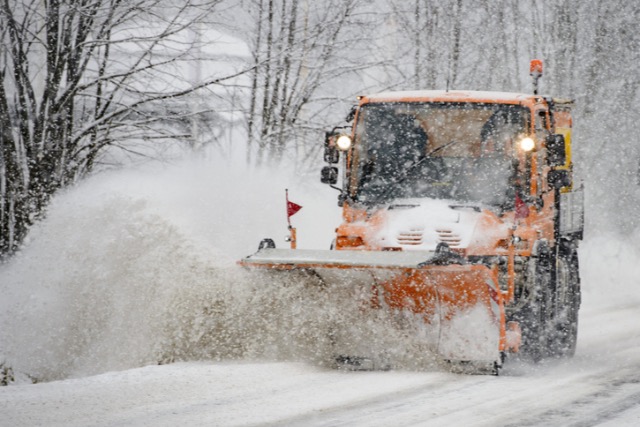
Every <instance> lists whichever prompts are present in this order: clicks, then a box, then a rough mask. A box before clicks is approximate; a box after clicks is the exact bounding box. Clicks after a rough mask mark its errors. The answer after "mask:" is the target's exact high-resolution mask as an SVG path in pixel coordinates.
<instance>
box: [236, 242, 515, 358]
mask: <svg viewBox="0 0 640 427" xmlns="http://www.w3.org/2000/svg"><path fill="white" fill-rule="evenodd" d="M440 255H441V254H439V253H436V252H433V251H344V250H343V251H336V250H328V251H323V250H300V249H295V250H293V249H275V248H265V249H260V250H259V251H258V252H257V253H255V254H253V255H251V256H248V257H246V258H244V259H242V260H241V261H239V264H240V265H242V266H244V267H247V268H252V269H267V270H270V271H282V272H286V271H305V272H308V273H310V274H312V275H314V276H315V277H317V278H318V279H319V280H320V281H321V283H322V284H324V285H326V286H329V287H334V286H338V287H342V286H363V287H365V288H366V289H370V290H371V301H372V306H374V307H377V308H381V309H385V308H386V309H390V310H394V311H401V312H405V313H408V314H410V315H412V316H414V317H417V318H419V319H420V320H421V321H422V322H423V323H424V324H425V326H426V327H427V328H428V329H430V330H431V333H429V336H431V337H435V338H434V339H435V340H436V342H434V343H430V344H432V346H431V347H432V348H434V349H435V352H436V353H437V354H438V355H439V356H440V357H441V358H442V359H443V360H446V361H450V362H452V363H463V364H469V363H472V364H477V365H478V366H481V367H487V366H489V367H491V368H492V369H493V368H494V367H495V368H496V369H497V367H499V366H500V365H501V361H502V354H503V352H504V351H505V313H504V304H503V297H502V293H501V291H500V289H499V287H498V285H497V278H496V275H495V273H494V271H492V270H491V269H489V268H488V267H486V266H484V265H472V264H465V263H464V260H462V259H461V258H456V257H453V258H452V259H444V260H443V259H442V257H440Z"/></svg>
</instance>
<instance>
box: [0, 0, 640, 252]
mask: <svg viewBox="0 0 640 427" xmlns="http://www.w3.org/2000/svg"><path fill="white" fill-rule="evenodd" d="M639 21H640V5H639V4H637V3H636V2H631V1H624V0H614V1H610V2H601V1H596V0H585V1H579V2H578V1H575V0H543V1H534V0H530V1H520V0H477V1H476V0H474V1H472V0H366V1H365V0H321V1H312V0H213V1H207V0H200V1H196V0H190V1H184V2H177V3H176V2H168V1H166V0H134V1H133V2H125V1H122V0H78V1H72V0H46V1H43V0H1V1H0V254H7V253H11V252H13V251H15V250H16V249H17V248H18V247H19V245H20V242H21V241H22V240H23V238H24V236H25V235H26V233H27V230H28V228H29V226H30V225H31V224H33V222H34V221H35V220H37V219H38V218H39V216H40V215H42V213H43V212H44V208H45V207H46V205H47V202H48V201H49V199H50V198H51V196H52V195H53V194H55V192H56V191H57V190H59V189H60V188H63V187H65V186H67V185H69V184H70V183H73V182H74V181H75V180H77V179H78V178H79V177H82V176H84V175H85V174H86V173H87V172H89V171H91V170H92V169H94V168H95V167H96V166H97V165H101V164H104V163H105V161H106V159H107V156H110V155H113V152H114V149H119V150H122V151H123V152H127V153H134V154H140V153H142V154H148V153H149V151H150V150H153V149H155V148H156V147H159V146H164V145H163V144H164V143H165V142H167V141H183V142H184V141H187V142H191V143H192V144H194V145H196V146H197V145H201V144H204V143H207V142H210V141H209V140H211V139H212V138H214V136H212V135H214V133H215V132H214V131H215V128H216V123H217V122H218V121H219V120H221V119H220V117H221V114H222V113H224V112H228V111H230V112H231V113H232V114H235V115H236V117H242V121H241V122H234V123H231V124H227V125H228V126H232V125H233V126H236V127H238V123H241V124H242V126H241V127H242V129H243V131H244V132H245V137H244V139H246V140H247V141H248V151H247V152H248V155H247V158H248V160H249V161H250V162H255V161H258V162H267V161H275V162H282V161H287V162H290V161H294V162H295V163H296V164H297V165H299V167H300V168H301V169H302V170H307V169H312V168H313V167H314V166H312V165H316V164H317V163H318V162H317V158H318V156H319V152H320V147H321V140H322V132H323V131H324V130H325V129H327V128H330V127H332V126H334V125H340V124H342V125H344V124H346V123H345V121H344V117H345V115H346V113H347V112H348V111H349V109H350V106H351V105H353V104H354V103H355V97H356V95H359V94H364V93H371V92H377V91H382V90H396V89H398V90H400V89H445V88H447V87H448V88H450V89H475V90H501V91H517V92H522V91H525V92H528V91H530V90H531V88H530V84H529V77H528V61H529V60H530V59H532V58H541V59H543V60H544V61H545V64H546V69H545V76H544V78H543V81H542V88H541V91H542V92H543V93H548V94H553V95H557V96H564V97H569V98H574V99H576V101H577V110H576V138H577V141H578V143H577V144H576V153H575V155H576V157H577V158H578V162H576V167H577V168H578V169H581V168H583V169H584V172H585V173H583V176H584V177H585V180H586V181H587V182H588V184H589V187H590V188H591V190H590V191H591V193H590V194H591V196H590V197H593V198H594V199H598V200H599V201H601V202H602V203H599V204H595V205H594V206H596V207H597V209H600V211H598V212H597V213H596V215H595V216H596V217H602V218H605V222H606V223H615V224H617V226H618V228H619V229H621V230H625V231H627V232H628V231H629V230H630V229H633V228H634V227H637V226H638V225H639V224H638V221H637V220H635V219H634V218H635V217H634V216H633V215H632V214H633V212H634V211H635V210H637V209H640V194H639V192H638V190H637V182H638V177H637V172H638V159H640V148H639V147H640V145H638V144H636V143H635V139H636V135H638V134H639V133H640V121H638V120H637V117H636V114H635V111H636V110H637V109H638V107H640V99H639V94H638V87H639V86H640V72H639V71H638V68H637V64H638V60H639V59H640V58H639V55H640V44H639V43H640V35H639V34H640V33H638V31H637V29H636V26H637V22H639ZM211 28H215V29H218V30H219V31H222V32H228V33H231V34H235V35H236V36H237V37H239V38H241V39H242V40H243V41H244V42H245V43H246V46H247V50H248V55H247V56H246V57H244V58H243V59H242V60H241V61H240V65H239V66H237V67H235V69H234V70H233V71H229V70H228V69H226V71H225V73H226V75H227V77H229V79H226V80H225V79H223V78H222V77H221V76H220V75H218V76H213V77H212V76H207V77H206V78H205V77H203V76H198V77H195V78H194V77H193V76H188V75H186V74H189V73H190V72H185V68H184V67H185V64H193V62H194V61H198V60H199V55H200V52H201V49H200V48H203V49H209V50H215V47H216V44H215V43H216V42H215V41H209V40H207V39H206V37H201V35H202V34H200V33H201V32H204V31H206V30H208V29H211ZM185 33H188V36H186V37H185V36H184V34H185ZM236 65H238V64H236ZM190 69H191V68H190ZM219 74H224V73H219ZM237 76H239V78H235V79H232V77H237ZM214 84H215V85H216V87H220V88H223V89H224V91H225V92H224V95H219V94H217V95H216V94H215V93H214V91H208V92H202V91H199V92H197V93H198V95H197V96H195V97H194V95H193V93H194V90H197V89H199V88H206V87H212V86H211V85H214ZM216 96H217V97H218V98H219V100H220V101H221V102H222V103H223V104H222V105H223V106H222V107H221V106H220V105H217V104H216V105H214V104H212V103H211V99H212V98H214V97H216ZM194 99H195V100H197V102H194V101H193V100H194ZM225 103H226V104H225ZM235 120H237V119H235ZM218 134H220V132H218ZM237 134H238V133H237V132H236V135H237ZM234 143H236V142H234ZM579 172H580V170H579ZM611 212H616V213H615V214H611ZM607 215H609V217H607ZM592 218H593V217H592Z"/></svg>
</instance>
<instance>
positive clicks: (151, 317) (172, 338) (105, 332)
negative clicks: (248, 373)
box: [0, 162, 431, 380]
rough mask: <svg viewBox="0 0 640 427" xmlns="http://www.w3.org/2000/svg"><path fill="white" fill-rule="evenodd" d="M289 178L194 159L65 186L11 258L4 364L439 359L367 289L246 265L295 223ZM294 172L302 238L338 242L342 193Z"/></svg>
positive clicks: (3, 289)
mask: <svg viewBox="0 0 640 427" xmlns="http://www.w3.org/2000/svg"><path fill="white" fill-rule="evenodd" d="M214 166H215V167H214ZM288 176H289V175H287V173H285V172H275V171H270V170H265V171H262V172H249V171H248V170H247V169H246V168H238V167H232V166H231V165H228V166H224V165H211V164H208V163H207V162H190V163H188V164H183V165H178V166H174V167H171V168H166V169H149V170H145V171H136V172H132V171H120V172H114V173H109V174H103V175H100V176H96V177H93V178H92V179H90V180H88V181H86V182H84V183H82V184H81V185H79V186H78V187H76V188H74V189H71V190H70V191H68V192H66V193H65V194H61V195H59V196H58V197H56V198H55V200H54V201H53V202H52V204H51V206H50V209H49V212H48V216H47V218H46V219H45V220H44V221H42V222H41V223H40V224H38V225H37V226H36V227H34V229H33V230H32V233H31V235H30V238H29V241H28V242H27V243H26V244H25V247H24V248H23V250H22V251H21V252H20V253H19V254H18V255H17V256H16V257H14V258H13V259H12V260H11V261H10V262H9V263H8V264H6V265H4V266H2V267H1V268H0V278H1V280H0V362H2V361H3V360H4V362H5V365H6V366H9V367H11V368H13V370H14V371H15V372H19V373H26V374H29V375H30V376H32V377H34V378H37V379H39V380H52V379H59V378H66V377H76V376H84V375H90V374H96V373H100V372H105V371H109V370H122V369H128V368H132V367H137V366H142V365H146V364H155V363H167V362H171V361H176V360H195V359H205V360H212V359H213V360H221V359H229V358H234V359H237V358H245V359H246V358H250V359H268V360H274V359H276V360H279V359H287V360H291V359H295V360H308V361H313V362H317V363H320V364H328V363H330V361H331V360H332V358H333V355H334V353H335V352H336V351H339V350H336V348H337V347H336V346H340V351H344V352H351V353H354V352H356V353H358V355H363V356H371V355H372V354H373V353H376V354H373V355H380V354H383V353H385V356H384V357H385V358H386V360H387V361H388V360H389V358H391V359H393V360H391V362H392V363H394V364H395V365H396V366H424V364H425V363H431V361H430V359H429V360H428V358H427V356H425V353H424V351H423V349H421V348H419V346H420V345H421V344H420V343H412V342H411V341H412V340H413V338H408V337H412V336H413V335H412V334H410V333H406V334H402V333H401V334H398V333H395V332H390V329H389V328H392V327H391V326H389V325H390V324H391V323H390V322H389V320H390V319H380V318H376V316H380V314H367V313H366V311H363V310H362V307H363V301H362V298H358V297H357V296H356V297H354V295H353V292H355V291H356V290H354V289H350V288H349V287H345V288H342V289H341V290H340V291H335V290H334V291H328V290H327V289H325V288H323V287H322V286H318V284H317V283H312V282H313V281H311V282H310V281H309V279H308V278H307V279H306V280H298V279H300V278H295V277H291V278H289V279H287V278H282V277H273V276H271V275H268V274H264V273H263V274H258V273H255V272H249V271H245V270H243V269H241V268H240V267H238V266H237V265H236V264H235V261H236V260H237V259H239V258H240V257H242V256H244V255H248V254H250V253H251V252H253V251H255V250H256V249H257V243H258V241H259V239H261V238H263V237H275V238H276V241H279V240H280V239H277V237H278V235H280V236H283V235H284V234H285V233H286V222H285V221H286V219H285V216H284V208H285V204H284V191H283V190H284V188H285V186H288V184H289V183H288V181H289V178H288ZM314 178H315V175H314ZM291 181H295V185H289V188H290V195H291V197H292V199H293V200H295V201H296V202H298V203H300V204H301V205H303V206H304V208H303V210H302V211H301V212H300V213H299V214H298V215H296V217H294V218H293V222H294V225H298V226H299V227H300V232H299V237H300V243H301V246H302V247H305V246H306V247H314V245H315V247H319V248H328V246H329V243H330V238H331V237H330V236H331V234H332V232H333V228H335V226H336V225H337V222H338V221H339V216H338V215H336V213H337V208H336V207H335V193H334V192H328V195H327V193H323V191H327V190H326V189H325V188H323V187H320V186H319V184H318V185H317V186H316V185H315V184H305V183H304V181H305V180H300V179H299V178H296V179H295V180H294V179H291ZM323 197H324V198H325V200H323ZM323 204H324V205H326V206H329V207H331V208H329V209H326V210H325V211H320V212H319V211H318V209H319V206H321V205H323ZM332 209H333V210H332ZM305 215H307V216H306V217H305ZM305 223H306V224H305ZM310 229H315V232H316V233H318V234H317V236H322V238H321V239H317V242H314V241H313V235H310V233H309V234H306V235H305V233H306V230H310ZM305 237H306V239H307V240H306V243H305V240H304V239H305ZM365 303H366V301H365ZM393 340H395V342H392V341H393ZM398 340H401V341H402V340H404V341H405V342H403V345H400V343H399V341H398ZM389 349H403V350H402V353H401V354H400V352H399V351H398V350H396V353H395V354H390V353H389ZM412 351H413V353H412Z"/></svg>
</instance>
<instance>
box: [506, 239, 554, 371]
mask: <svg viewBox="0 0 640 427" xmlns="http://www.w3.org/2000/svg"><path fill="white" fill-rule="evenodd" d="M539 243H540V244H539V245H538V248H537V251H536V255H535V256H533V257H531V259H530V260H529V265H528V267H527V273H526V274H527V277H526V291H525V294H524V295H522V297H523V298H526V303H525V304H524V305H523V307H522V309H520V311H519V312H518V313H517V315H516V316H514V318H515V319H516V320H518V321H519V322H520V327H521V330H522V346H521V350H520V351H521V354H522V355H523V356H524V357H525V358H527V359H530V360H532V361H533V362H536V363H537V362H539V361H541V360H543V359H544V358H546V357H547V356H549V345H548V344H549V339H548V334H547V332H548V328H549V324H550V320H549V319H550V317H551V315H552V313H551V312H550V310H549V304H550V303H551V301H552V296H553V293H552V278H553V274H552V262H551V258H552V257H551V254H550V251H549V248H548V246H547V245H546V243H544V242H539Z"/></svg>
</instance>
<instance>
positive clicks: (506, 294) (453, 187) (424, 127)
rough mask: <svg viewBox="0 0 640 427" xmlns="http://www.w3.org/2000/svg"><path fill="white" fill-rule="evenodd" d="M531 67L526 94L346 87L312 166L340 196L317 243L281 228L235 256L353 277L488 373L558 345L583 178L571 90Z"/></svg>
mask: <svg viewBox="0 0 640 427" xmlns="http://www.w3.org/2000/svg"><path fill="white" fill-rule="evenodd" d="M541 74H542V63H541V62H540V61H537V60H534V61H532V65H531V75H532V76H533V77H534V91H533V94H522V93H502V92H479V91H453V90H452V91H431V90H424V91H409V92H387V93H380V94H375V95H370V96H360V97H358V104H357V106H356V107H354V110H353V111H352V112H351V114H349V117H348V118H347V121H348V122H349V123H350V122H353V123H352V124H351V125H350V126H348V127H343V128H334V129H333V130H332V131H331V132H327V135H326V138H325V141H324V160H325V161H326V162H327V163H328V165H327V166H325V167H324V168H322V171H321V180H322V182H324V183H326V184H328V185H331V186H332V187H334V188H336V189H337V190H339V191H340V194H339V197H338V204H339V205H340V206H341V207H342V210H343V222H342V224H341V225H339V227H338V228H337V229H336V235H335V239H334V241H333V243H332V244H331V248H330V249H328V250H308V249H307V250H303V249H295V230H292V232H293V233H292V237H293V242H292V244H291V248H286V249H278V248H275V245H274V244H273V241H272V240H271V239H265V240H263V241H262V242H261V243H260V246H259V250H258V252H256V253H255V254H253V255H250V256H248V257H246V258H244V259H242V260H241V261H240V262H239V263H240V264H241V265H243V266H245V267H248V268H255V269H269V270H272V271H273V270H276V271H282V272H284V273H285V274H286V273H287V272H288V273H290V272H292V271H305V272H308V273H310V274H313V275H314V276H315V277H318V278H319V279H320V280H321V281H323V282H325V283H330V284H336V283H338V284H340V285H342V286H348V285H349V284H350V283H355V282H358V283H365V284H366V285H367V286H370V289H371V300H372V301H373V302H372V305H373V306H375V307H377V308H385V309H388V310H396V311H406V312H410V313H411V314H412V315H413V316H418V317H419V318H420V319H421V321H422V322H424V325H425V327H429V328H432V329H435V330H437V333H436V334H435V336H436V337H437V342H436V343H435V344H434V345H435V349H436V350H435V351H436V353H437V354H438V356H439V357H441V358H442V359H443V360H446V361H448V362H451V363H457V364H464V365H466V366H475V367H478V371H483V372H486V371H487V370H488V371H489V372H491V373H494V374H497V373H498V370H499V369H500V368H501V367H502V364H503V362H504V360H505V357H506V356H507V355H508V354H510V353H519V354H520V355H521V356H519V357H523V358H527V359H529V360H533V361H539V360H542V359H544V358H549V357H571V356H572V355H573V354H574V352H575V349H576V340H577V332H578V311H579V307H580V277H579V267H578V243H579V241H580V240H581V239H582V234H583V222H584V211H583V189H582V186H581V185H579V183H578V182H576V181H575V180H574V171H573V164H572V147H571V142H572V139H571V131H572V116H571V109H572V105H573V104H572V101H570V100H567V99H560V98H554V97H550V96H541V95H538V94H537V92H538V91H537V79H538V77H539V76H540V75H541ZM339 166H340V168H339ZM339 181H341V185H340V186H338V185H337V184H338V182H339ZM341 360H342V361H346V362H347V363H354V364H356V365H366V362H363V360H361V359H358V358H349V357H342V358H341Z"/></svg>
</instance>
